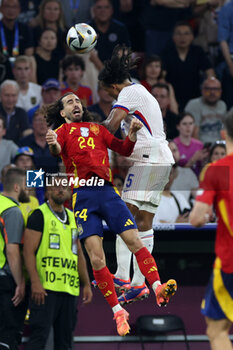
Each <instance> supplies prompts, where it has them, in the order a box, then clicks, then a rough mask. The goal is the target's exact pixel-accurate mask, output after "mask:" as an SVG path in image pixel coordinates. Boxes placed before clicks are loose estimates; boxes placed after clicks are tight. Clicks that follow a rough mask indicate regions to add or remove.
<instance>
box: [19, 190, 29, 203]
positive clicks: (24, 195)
mask: <svg viewBox="0 0 233 350" xmlns="http://www.w3.org/2000/svg"><path fill="white" fill-rule="evenodd" d="M19 202H21V203H28V202H30V198H29V194H28V193H27V192H26V191H25V190H24V189H23V188H21V190H20V193H19Z"/></svg>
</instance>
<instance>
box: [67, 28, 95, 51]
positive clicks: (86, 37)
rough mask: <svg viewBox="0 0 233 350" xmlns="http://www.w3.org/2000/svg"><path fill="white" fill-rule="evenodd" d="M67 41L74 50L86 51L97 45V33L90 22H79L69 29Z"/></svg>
mask: <svg viewBox="0 0 233 350" xmlns="http://www.w3.org/2000/svg"><path fill="white" fill-rule="evenodd" d="M66 42H67V45H68V46H69V48H70V49H71V50H72V51H74V52H77V53H86V52H89V51H91V50H92V49H93V48H94V47H95V45H96V43H97V34H96V31H95V30H94V28H92V27H91V26H90V25H89V24H86V23H78V24H75V25H74V26H72V27H71V28H70V29H69V31H68V33H67V36H66Z"/></svg>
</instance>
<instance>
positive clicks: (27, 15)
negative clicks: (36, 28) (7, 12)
mask: <svg viewBox="0 0 233 350" xmlns="http://www.w3.org/2000/svg"><path fill="white" fill-rule="evenodd" d="M19 2H20V9H21V11H20V14H19V16H18V21H19V22H21V23H26V24H29V25H30V24H31V22H33V21H34V20H35V18H36V16H37V15H38V11H39V5H40V2H41V0H30V1H25V0H19Z"/></svg>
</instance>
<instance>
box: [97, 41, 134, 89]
mask: <svg viewBox="0 0 233 350" xmlns="http://www.w3.org/2000/svg"><path fill="white" fill-rule="evenodd" d="M135 66H136V60H133V59H132V52H131V49H130V48H128V47H126V46H125V45H116V46H115V48H114V50H113V53H112V57H111V59H110V60H107V61H105V62H104V68H103V70H102V71H101V72H100V74H99V76H98V79H99V80H100V81H101V82H102V83H103V84H105V85H110V84H122V83H123V82H124V81H125V80H126V79H129V80H131V78H130V74H129V71H130V70H131V69H133V68H135Z"/></svg>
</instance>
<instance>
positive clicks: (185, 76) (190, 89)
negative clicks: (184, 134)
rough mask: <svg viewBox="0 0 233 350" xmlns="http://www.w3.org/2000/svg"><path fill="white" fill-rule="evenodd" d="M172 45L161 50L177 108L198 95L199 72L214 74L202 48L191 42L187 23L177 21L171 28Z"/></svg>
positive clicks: (191, 36) (189, 28) (190, 32)
mask: <svg viewBox="0 0 233 350" xmlns="http://www.w3.org/2000/svg"><path fill="white" fill-rule="evenodd" d="M172 38H173V45H172V46H171V47H168V48H167V49H166V50H164V51H163V54H162V61H163V63H164V68H165V71H166V72H167V75H166V79H167V81H169V83H171V84H172V86H173V87H174V90H175V95H176V99H177V102H178V105H179V110H180V111H183V109H184V107H185V105H186V103H187V102H188V101H189V100H190V99H191V98H193V97H198V96H200V83H201V73H202V72H204V73H205V74H206V75H207V77H210V76H214V75H215V73H214V70H213V68H212V67H211V64H210V61H209V59H208V57H207V55H206V54H205V53H204V51H203V49H202V48H201V47H199V46H195V45H193V44H192V41H193V38H194V36H193V30H192V27H191V26H190V24H189V23H186V22H179V23H177V24H176V25H175V27H174V30H173V37H172Z"/></svg>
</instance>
